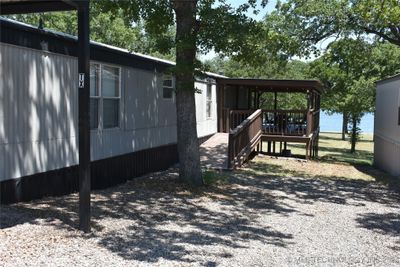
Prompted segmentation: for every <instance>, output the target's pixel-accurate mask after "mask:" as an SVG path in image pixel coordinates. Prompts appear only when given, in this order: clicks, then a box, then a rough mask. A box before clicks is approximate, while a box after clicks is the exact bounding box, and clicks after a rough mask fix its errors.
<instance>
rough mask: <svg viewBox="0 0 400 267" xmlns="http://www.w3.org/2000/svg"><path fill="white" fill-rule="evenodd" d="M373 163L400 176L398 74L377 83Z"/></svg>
mask: <svg viewBox="0 0 400 267" xmlns="http://www.w3.org/2000/svg"><path fill="white" fill-rule="evenodd" d="M374 164H375V165H376V166H377V167H379V168H381V169H383V170H385V171H387V172H389V173H390V174H392V175H395V176H400V74H398V75H396V76H393V77H391V78H388V79H385V80H382V81H379V82H378V83H377V88H376V112H375V129H374Z"/></svg>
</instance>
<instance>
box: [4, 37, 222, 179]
mask: <svg viewBox="0 0 400 267" xmlns="http://www.w3.org/2000/svg"><path fill="white" fill-rule="evenodd" d="M96 64H97V66H98V71H97V72H98V73H97V74H95V72H96V71H94V72H93V71H92V75H91V90H90V91H91V93H90V95H91V100H92V101H91V102H92V103H93V100H95V99H98V100H97V101H98V103H97V107H96V105H94V104H91V114H92V113H93V111H92V110H97V112H98V115H97V122H95V121H92V123H91V125H92V126H93V125H97V126H98V127H99V128H98V129H95V130H92V131H91V134H90V138H91V140H90V142H91V160H92V161H94V160H99V159H105V158H108V157H114V156H118V155H123V154H127V153H131V152H134V151H139V150H143V149H149V148H154V147H158V146H162V145H167V144H174V143H176V141H177V137H176V106H175V102H174V101H165V100H164V98H163V95H162V94H163V74H162V73H159V72H156V71H149V70H143V69H137V68H130V67H126V66H123V67H119V66H113V65H110V64H108V63H103V62H91V65H92V66H94V65H96ZM102 66H110V67H115V68H117V69H119V71H118V75H119V86H118V85H117V83H116V82H115V81H116V79H109V78H106V79H101V76H102V74H101V69H102ZM105 70H107V71H109V69H105ZM111 73H112V72H111ZM116 73H117V72H114V74H112V75H111V76H114V77H115V76H116ZM96 77H97V78H96ZM0 80H1V81H2V82H1V83H0V181H2V180H8V179H14V178H19V177H22V176H27V175H32V174H35V173H40V172H46V171H50V170H55V169H60V168H64V167H69V166H73V165H76V164H78V159H79V155H78V88H77V87H78V86H77V85H78V64H77V59H76V58H74V57H70V56H65V55H60V54H55V53H49V52H43V51H39V50H34V49H29V48H25V47H19V46H13V45H8V44H4V43H0ZM96 83H97V85H96ZM102 83H103V85H104V84H107V85H106V86H107V88H106V89H105V90H104V88H102ZM93 86H94V87H93ZM205 86H206V83H202V82H196V87H198V88H200V89H201V91H202V93H201V94H197V93H196V94H195V97H196V113H197V114H198V119H197V122H198V123H197V129H198V136H199V137H203V136H206V135H210V134H213V133H215V132H216V129H217V122H216V100H215V96H216V93H215V85H214V84H213V85H212V112H211V114H212V118H211V119H207V118H206V111H205V107H206V93H205V90H206V87H205ZM103 87H104V86H103ZM96 90H97V91H96ZM102 93H103V94H102ZM103 98H104V99H103ZM101 99H103V100H101ZM173 99H174V97H173ZM104 100H110V101H118V108H115V106H117V104H111V106H112V107H109V106H110V105H108V104H106V105H107V106H106V107H104V103H103V104H102V103H101V102H102V101H104ZM110 109H111V110H116V109H118V110H119V112H118V124H119V127H117V128H107V129H104V130H103V129H102V128H101V127H102V126H103V125H102V124H104V116H102V115H101V113H108V112H109V111H107V110H110ZM108 114H111V115H110V116H109V118H105V120H106V122H107V121H110V122H115V121H116V120H117V119H116V117H117V115H115V112H109V113H108ZM111 124H112V123H108V122H107V125H111ZM112 125H115V124H112Z"/></svg>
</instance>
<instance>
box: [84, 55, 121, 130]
mask: <svg viewBox="0 0 400 267" xmlns="http://www.w3.org/2000/svg"><path fill="white" fill-rule="evenodd" d="M120 80H121V74H120V69H119V68H117V67H112V66H108V65H103V64H98V63H96V64H91V66H90V128H91V129H96V128H103V129H107V128H116V127H119V102H120V97H121V96H120V91H121V90H120Z"/></svg>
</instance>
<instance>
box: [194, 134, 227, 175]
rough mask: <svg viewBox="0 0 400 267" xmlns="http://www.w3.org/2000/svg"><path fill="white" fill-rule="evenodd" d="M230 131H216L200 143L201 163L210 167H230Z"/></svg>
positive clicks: (220, 168)
mask: <svg viewBox="0 0 400 267" xmlns="http://www.w3.org/2000/svg"><path fill="white" fill-rule="evenodd" d="M228 141H229V134H228V133H216V134H214V135H213V136H212V137H210V138H209V139H208V140H207V141H205V142H204V143H203V144H201V145H200V161H201V164H202V165H203V166H204V167H206V168H210V169H218V170H227V169H228Z"/></svg>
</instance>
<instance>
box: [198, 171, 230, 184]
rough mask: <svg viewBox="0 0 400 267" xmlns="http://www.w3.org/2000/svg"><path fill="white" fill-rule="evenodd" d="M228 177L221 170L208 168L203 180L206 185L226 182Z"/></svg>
mask: <svg viewBox="0 0 400 267" xmlns="http://www.w3.org/2000/svg"><path fill="white" fill-rule="evenodd" d="M227 179H228V177H227V176H226V175H223V174H222V173H221V172H217V171H213V170H206V171H204V172H203V181H204V184H205V185H214V184H221V183H224V182H226V180H227Z"/></svg>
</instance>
